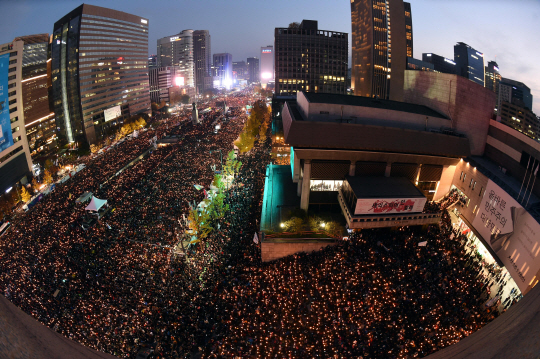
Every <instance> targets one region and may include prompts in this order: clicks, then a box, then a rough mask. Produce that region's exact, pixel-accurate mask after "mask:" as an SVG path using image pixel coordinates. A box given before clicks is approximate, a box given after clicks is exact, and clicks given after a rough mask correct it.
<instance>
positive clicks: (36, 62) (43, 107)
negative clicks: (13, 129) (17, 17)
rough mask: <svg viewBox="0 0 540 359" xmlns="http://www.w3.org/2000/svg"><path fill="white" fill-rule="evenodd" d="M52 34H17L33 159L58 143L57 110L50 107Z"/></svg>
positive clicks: (29, 143) (25, 110) (27, 135)
mask: <svg viewBox="0 0 540 359" xmlns="http://www.w3.org/2000/svg"><path fill="white" fill-rule="evenodd" d="M49 39H50V37H49V34H38V35H29V36H21V37H16V38H15V40H13V41H14V42H15V41H22V42H23V43H24V46H23V59H22V77H21V87H22V99H23V109H24V123H25V127H26V137H27V140H28V146H29V147H30V153H31V155H32V158H34V157H35V156H37V155H39V154H40V153H42V152H43V151H48V150H49V149H50V148H51V147H52V146H53V145H54V142H53V141H54V136H55V129H56V126H55V120H54V112H51V111H50V108H49V91H48V81H49V80H50V76H49V77H48V76H47V53H48V50H49Z"/></svg>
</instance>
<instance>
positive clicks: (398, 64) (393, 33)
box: [351, 0, 412, 101]
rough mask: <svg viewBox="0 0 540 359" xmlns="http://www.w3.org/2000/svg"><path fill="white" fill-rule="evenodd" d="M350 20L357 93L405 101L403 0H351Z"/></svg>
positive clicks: (405, 54)
mask: <svg viewBox="0 0 540 359" xmlns="http://www.w3.org/2000/svg"><path fill="white" fill-rule="evenodd" d="M409 13H410V11H409ZM351 19H352V62H353V64H352V71H353V75H352V83H351V87H352V88H354V94H355V95H357V96H367V97H379V98H383V99H390V100H395V101H402V100H403V73H404V71H405V68H406V66H407V41H406V28H405V23H406V21H405V7H404V3H403V0H380V1H379V0H351ZM411 30H412V28H411ZM411 40H412V36H411ZM411 45H412V43H411ZM411 50H412V48H411Z"/></svg>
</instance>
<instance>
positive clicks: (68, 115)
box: [51, 4, 150, 144]
mask: <svg viewBox="0 0 540 359" xmlns="http://www.w3.org/2000/svg"><path fill="white" fill-rule="evenodd" d="M51 63H52V65H51V68H52V93H53V104H54V112H55V114H56V124H57V128H58V130H59V136H63V137H65V140H66V141H67V142H69V143H71V142H75V141H78V142H80V141H87V142H88V143H90V144H94V143H96V142H97V141H99V140H100V139H102V138H103V137H104V136H105V135H106V134H107V133H106V129H107V128H108V127H109V126H110V123H108V122H109V121H110V120H112V119H107V118H105V116H104V110H106V109H109V108H112V107H116V106H119V107H120V109H121V114H122V116H129V115H133V114H137V113H140V112H149V111H150V92H149V83H148V20H147V19H145V18H142V17H139V16H135V15H131V14H127V13H124V12H121V11H116V10H111V9H107V8H102V7H98V6H92V5H86V4H83V5H81V6H79V7H78V8H76V9H75V10H73V11H72V12H70V13H69V14H67V15H66V16H64V17H63V18H62V19H60V20H59V21H57V22H56V23H55V24H54V32H53V38H52V47H51Z"/></svg>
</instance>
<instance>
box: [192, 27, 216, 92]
mask: <svg viewBox="0 0 540 359" xmlns="http://www.w3.org/2000/svg"><path fill="white" fill-rule="evenodd" d="M193 59H194V61H195V86H196V87H197V90H198V91H199V93H200V92H202V91H203V90H204V89H205V88H206V87H205V85H204V78H205V77H208V76H211V75H212V74H211V70H210V69H211V67H212V48H211V41H210V32H209V31H208V30H195V31H193Z"/></svg>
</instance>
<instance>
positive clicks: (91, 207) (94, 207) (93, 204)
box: [85, 197, 107, 211]
mask: <svg viewBox="0 0 540 359" xmlns="http://www.w3.org/2000/svg"><path fill="white" fill-rule="evenodd" d="M106 204H107V200H106V199H99V198H97V197H92V200H91V201H90V204H88V206H86V208H85V210H86V211H99V209H100V208H101V207H103V206H104V205H106Z"/></svg>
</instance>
